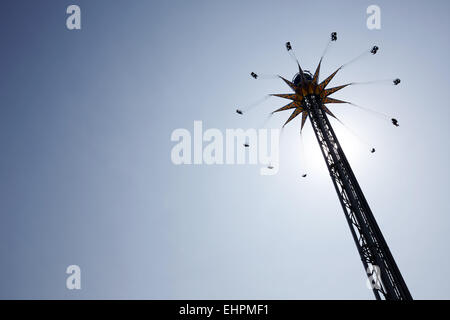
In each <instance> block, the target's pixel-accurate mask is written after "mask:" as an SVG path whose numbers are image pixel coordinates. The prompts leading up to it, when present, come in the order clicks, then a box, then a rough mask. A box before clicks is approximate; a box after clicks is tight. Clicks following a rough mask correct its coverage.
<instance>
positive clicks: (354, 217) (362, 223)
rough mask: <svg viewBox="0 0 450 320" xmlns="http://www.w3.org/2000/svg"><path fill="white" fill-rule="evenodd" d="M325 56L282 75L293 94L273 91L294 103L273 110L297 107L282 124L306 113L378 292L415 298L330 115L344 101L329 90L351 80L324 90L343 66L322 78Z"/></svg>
mask: <svg viewBox="0 0 450 320" xmlns="http://www.w3.org/2000/svg"><path fill="white" fill-rule="evenodd" d="M336 39H337V36H336V33H332V35H331V41H335V40H336ZM287 49H288V51H290V50H292V47H291V44H290V43H289V46H287ZM377 51H378V47H376V46H374V47H373V48H372V49H371V50H370V53H372V54H375V53H376V52H377ZM322 58H323V57H322ZM322 58H321V59H320V62H319V65H318V67H317V69H316V71H315V73H314V75H312V74H311V73H309V72H307V71H303V70H302V68H301V67H300V64H299V63H298V61H297V64H298V68H299V72H298V73H297V74H296V75H295V77H294V79H293V80H292V82H290V81H288V80H286V79H284V78H282V77H280V78H281V79H283V81H284V82H286V84H288V85H289V87H290V88H291V89H292V90H293V91H294V93H291V94H274V95H273V96H277V97H281V98H285V99H289V100H292V102H291V103H289V104H288V105H286V106H284V107H282V108H280V109H278V110H276V111H274V112H279V111H284V110H289V109H293V113H292V115H291V116H290V117H289V119H288V120H287V121H286V123H285V124H284V125H286V124H287V123H288V122H290V121H291V120H292V119H294V118H295V117H296V116H297V115H299V114H302V123H301V128H302V129H303V126H304V124H305V121H306V120H307V118H308V117H309V119H310V121H311V125H312V128H313V130H314V133H315V136H316V138H317V141H318V143H319V146H320V149H321V151H322V155H323V157H324V159H325V163H326V165H327V168H328V171H329V173H330V176H331V180H332V182H333V185H334V188H335V189H336V193H337V195H338V198H339V201H340V203H341V206H342V209H343V210H344V214H345V218H346V220H347V223H348V225H349V227H350V231H351V234H352V237H353V240H354V242H355V244H356V247H357V249H358V252H359V254H360V256H361V260H362V264H363V266H364V269H365V270H366V272H367V273H368V274H369V279H371V280H372V282H371V283H372V289H373V293H374V295H375V297H376V298H377V299H386V300H412V296H411V294H410V292H409V290H408V287H407V285H406V283H405V281H404V279H403V277H402V275H401V273H400V270H399V268H398V267H397V264H396V262H395V260H394V257H393V256H392V254H391V251H390V250H389V247H388V245H387V243H386V240H385V239H384V237H383V234H382V233H381V230H380V228H379V226H378V224H377V222H376V220H375V217H374V215H373V214H372V211H371V210H370V207H369V204H368V203H367V200H366V198H365V197H364V194H363V192H362V190H361V187H360V186H359V183H358V181H357V179H356V177H355V175H354V173H353V171H352V168H351V167H350V164H349V162H348V160H347V158H346V156H345V154H344V151H343V150H342V148H341V145H340V144H339V141H338V138H337V137H336V134H335V133H334V130H333V127H332V126H331V124H330V121H329V119H328V115H330V116H332V117H335V116H334V115H333V113H331V111H330V110H329V109H328V108H327V106H326V104H330V103H346V102H345V101H341V100H337V99H333V98H330V97H329V95H331V94H333V93H334V92H336V91H338V90H341V89H343V88H345V87H346V86H349V85H351V83H349V84H345V85H341V86H338V87H334V88H330V89H326V87H327V85H328V84H329V82H330V81H331V80H332V79H333V77H334V76H335V75H336V73H337V72H338V71H339V70H340V69H341V68H342V67H340V68H339V69H337V70H336V71H335V72H334V73H333V74H331V75H330V76H329V77H328V78H326V79H325V80H323V81H322V82H320V83H319V82H318V79H319V73H320V65H321V62H322ZM335 118H336V117H335ZM393 120H395V119H393ZM395 122H397V120H395ZM394 125H396V123H394ZM371 152H372V153H373V152H375V149H372V151H371ZM305 176H306V175H305Z"/></svg>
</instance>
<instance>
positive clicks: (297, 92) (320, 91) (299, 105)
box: [272, 59, 350, 129]
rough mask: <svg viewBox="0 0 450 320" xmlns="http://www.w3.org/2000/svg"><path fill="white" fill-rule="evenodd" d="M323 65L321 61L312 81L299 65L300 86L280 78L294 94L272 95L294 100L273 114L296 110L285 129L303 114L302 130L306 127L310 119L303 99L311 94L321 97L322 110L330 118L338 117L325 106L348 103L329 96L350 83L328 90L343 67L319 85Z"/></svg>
mask: <svg viewBox="0 0 450 320" xmlns="http://www.w3.org/2000/svg"><path fill="white" fill-rule="evenodd" d="M321 63H322V59H321V60H320V62H319V65H318V66H317V69H316V71H315V72H314V76H313V78H312V80H308V79H306V77H305V74H304V72H303V70H302V68H301V67H300V65H298V68H299V75H300V83H299V84H298V85H295V84H294V83H292V82H291V81H289V80H286V79H285V78H283V77H281V76H280V78H281V79H283V81H284V82H286V84H287V85H288V86H289V87H290V88H291V89H292V90H293V91H294V93H288V94H272V96H275V97H280V98H284V99H289V100H293V102H291V103H289V104H287V105H285V106H284V107H281V108H280V109H278V110H275V111H274V112H272V113H275V112H279V111H284V110H288V109H294V111H293V112H292V114H291V116H290V117H289V119H288V120H287V121H286V123H285V124H284V125H283V127H284V126H285V125H286V124H288V123H289V122H290V121H291V120H293V119H294V118H295V117H297V116H298V115H299V114H302V126H301V129H303V126H304V125H305V121H306V119H307V118H308V111H307V110H306V109H304V108H303V99H304V97H305V96H307V95H309V94H315V95H317V96H319V97H320V98H321V102H322V104H321V107H322V109H323V110H324V111H325V112H326V113H327V114H329V115H330V116H332V117H334V118H336V117H335V116H334V115H333V113H331V111H330V110H329V109H328V108H327V107H326V106H325V104H328V103H347V102H346V101H342V100H338V99H334V98H330V97H329V96H330V95H331V94H333V93H335V92H336V91H339V90H341V89H343V88H345V87H347V86H348V85H350V83H348V84H344V85H342V86H338V87H334V88H330V89H326V87H327V85H328V84H329V83H330V81H331V80H332V79H333V78H334V76H335V75H336V74H337V73H338V71H339V70H340V69H341V68H342V67H340V68H339V69H337V70H336V71H335V72H333V73H332V74H331V75H330V76H329V77H328V78H326V79H325V80H323V81H322V82H321V83H319V73H320V65H321Z"/></svg>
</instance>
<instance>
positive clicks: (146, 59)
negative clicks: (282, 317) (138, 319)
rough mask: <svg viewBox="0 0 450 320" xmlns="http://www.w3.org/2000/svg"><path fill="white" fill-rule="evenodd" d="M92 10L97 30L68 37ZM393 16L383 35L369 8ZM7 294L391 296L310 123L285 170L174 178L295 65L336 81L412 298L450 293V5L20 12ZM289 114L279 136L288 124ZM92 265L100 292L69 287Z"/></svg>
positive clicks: (5, 120) (293, 134)
mask: <svg viewBox="0 0 450 320" xmlns="http://www.w3.org/2000/svg"><path fill="white" fill-rule="evenodd" d="M70 4H78V5H79V6H80V7H81V11H82V12H81V16H82V29H81V30H78V31H75V30H74V31H69V30H68V29H67V28H66V21H65V20H66V18H67V14H66V8H67V6H69V5H70ZM371 4H377V5H379V6H380V8H381V29H380V30H368V28H367V27H366V19H367V14H366V8H367V7H368V6H369V5H371ZM1 8H2V10H0V26H1V28H0V38H1V39H2V49H1V51H0V58H1V59H0V68H1V70H2V77H0V152H1V157H0V217H1V223H0V257H1V263H0V271H1V272H0V284H1V285H0V298H33V299H34V298H40V299H48V298H58V299H60V298H61V299H78V298H85V299H91V298H104V299H108V298H124V299H128V298H136V299H173V298H183V299H373V294H372V292H371V291H370V290H368V289H367V288H366V285H365V278H366V277H365V274H364V270H363V268H362V264H361V262H360V258H359V256H358V253H357V251H356V248H355V245H354V243H353V240H352V238H351V234H350V231H349V230H348V225H347V224H346V221H345V218H344V215H343V212H342V209H341V207H340V204H339V202H338V199H337V197H336V194H335V191H334V188H333V186H332V183H331V181H330V178H329V175H328V173H327V170H326V166H325V163H324V161H323V159H322V158H321V155H320V151H319V147H318V146H317V142H316V141H315V137H314V135H313V133H312V130H311V126H310V124H309V123H307V125H306V126H305V131H304V141H305V158H306V162H307V163H308V167H307V170H308V177H307V179H302V178H301V176H300V175H301V173H302V172H303V171H304V168H305V166H304V163H302V162H300V158H301V157H300V147H299V134H298V131H299V126H300V121H299V119H296V121H293V122H292V123H290V124H289V126H287V127H286V129H285V131H284V133H283V135H282V138H281V139H282V140H281V149H280V171H279V173H278V174H277V175H274V176H261V175H260V174H259V169H260V167H259V166H254V165H253V166H252V165H242V166H232V165H222V166H220V165H212V166H207V165H201V166H193V165H192V166H175V165H174V164H173V163H172V162H171V159H170V152H171V149H172V147H173V146H174V142H172V141H170V136H171V133H172V131H173V130H175V129H177V128H187V129H188V130H191V131H192V129H193V121H194V120H202V121H203V126H204V127H205V128H218V129H220V130H225V129H226V128H239V127H243V128H257V127H258V125H259V124H261V122H262V121H263V119H264V118H265V117H266V115H267V113H269V112H270V111H273V110H274V109H275V108H278V107H280V106H282V104H283V103H284V102H285V101H282V100H281V99H278V98H272V99H270V100H268V101H267V102H265V103H264V104H263V105H261V106H260V107H258V108H257V109H254V110H253V111H252V112H251V113H248V115H246V116H245V117H238V116H237V115H236V113H235V112H234V110H235V109H236V106H237V105H243V104H244V105H245V104H248V103H251V102H252V101H255V100H257V99H259V98H260V97H262V96H263V95H265V94H267V93H287V92H289V88H288V87H287V86H286V85H285V84H283V83H282V82H281V81H279V80H276V79H275V80H264V81H262V80H261V81H255V80H253V79H252V78H251V77H250V76H249V73H250V72H252V71H255V72H260V73H271V74H272V73H274V74H281V75H284V76H285V77H287V78H291V77H292V76H293V75H294V73H295V72H296V65H295V64H294V63H293V61H292V60H291V59H290V57H289V56H288V54H287V53H286V50H285V48H284V43H285V42H286V41H291V43H292V45H293V46H294V49H295V50H296V54H297V56H298V57H299V59H300V60H301V63H302V65H303V66H304V68H305V69H314V68H315V66H316V64H317V62H318V60H319V58H320V55H321V54H322V52H323V49H324V47H325V44H326V42H327V40H328V37H329V34H330V32H332V31H336V32H338V41H337V42H336V43H334V44H333V47H332V48H331V50H330V51H329V52H328V54H327V57H326V58H325V61H324V64H323V67H322V75H325V74H329V73H331V72H333V71H334V70H335V69H336V68H337V67H338V66H340V65H341V64H343V63H345V62H347V61H349V60H350V59H352V58H353V57H355V56H357V55H358V54H359V53H361V52H362V51H363V50H365V49H368V48H370V47H371V46H372V45H374V44H376V45H378V46H379V47H380V50H379V53H378V54H377V55H375V56H370V57H367V58H365V59H362V60H361V61H358V62H357V63H355V64H353V65H350V66H349V67H348V68H345V69H344V70H342V73H340V74H338V76H336V78H335V79H334V80H333V82H332V84H336V85H337V84H343V83H346V82H353V81H369V80H374V79H386V78H395V77H399V78H401V80H402V83H401V84H400V85H399V86H396V87H395V86H388V85H379V84H374V85H364V86H362V85H361V86H354V87H348V88H346V89H344V90H342V91H341V92H339V93H338V94H336V97H337V98H342V99H346V100H349V101H352V102H355V103H357V104H360V105H363V106H366V107H369V108H372V109H375V110H378V111H380V112H383V113H386V114H388V115H393V116H395V117H396V118H397V119H399V122H400V127H398V128H396V127H394V126H392V124H390V123H389V121H386V120H385V119H382V118H380V117H377V116H374V115H373V114H370V113H367V112H363V111H361V110H359V109H357V108H354V107H352V106H349V105H337V106H334V107H333V109H332V110H333V112H334V113H335V114H336V115H337V116H338V117H340V118H341V119H342V120H343V121H344V122H345V123H346V124H347V125H348V126H349V127H350V128H351V129H352V130H353V131H354V132H357V134H358V135H359V136H360V138H361V139H362V140H364V141H367V142H368V143H369V144H370V146H375V147H376V149H377V152H376V153H375V154H370V153H369V152H368V148H369V146H366V145H364V144H362V143H360V140H358V139H356V138H355V136H354V135H352V134H349V132H348V131H346V130H345V128H343V127H342V126H340V125H339V124H338V123H337V122H332V124H333V125H334V126H335V130H336V133H337V135H338V137H339V138H340V139H341V144H342V145H343V147H344V150H345V152H346V154H347V157H348V159H349V161H350V163H351V164H352V166H353V169H354V171H355V174H356V176H357V177H358V179H359V181H360V184H361V187H362V189H363V190H364V191H365V194H366V198H367V199H368V202H369V204H370V206H371V208H372V211H373V213H374V215H375V217H376V219H377V221H378V223H379V225H380V227H381V229H382V231H383V233H384V236H385V238H386V240H387V241H388V243H389V246H390V248H391V251H392V253H393V255H394V257H395V259H396V260H397V263H398V265H399V267H400V270H401V271H402V274H403V276H404V278H405V280H406V282H407V284H408V286H409V289H410V291H411V293H412V295H413V297H414V298H419V299H431V298H437V299H449V298H450V294H449V292H450V280H448V278H447V273H448V270H449V269H450V257H449V254H450V253H449V252H450V248H449V246H450V241H449V240H450V239H449V233H450V218H449V209H450V206H449V201H448V191H449V178H450V177H449V173H450V169H449V165H448V164H449V161H450V159H449V152H448V149H447V145H448V143H447V140H446V139H448V138H450V137H449V127H448V121H449V118H450V117H449V116H450V111H449V110H450V108H449V103H448V101H447V99H446V98H443V99H441V98H439V97H440V96H441V95H445V94H446V93H447V90H448V89H447V88H446V86H447V85H448V84H449V80H448V75H447V74H448V71H449V59H448V52H449V50H450V48H449V41H448V32H449V29H450V28H449V27H450V22H449V19H448V12H449V9H450V2H448V1H428V2H425V1H381V0H377V1H348V0H347V1H298V0H297V1H266V0H263V1H261V0H258V1H256V0H255V1H234V0H233V1H199V0H192V1H173V0H171V1H143V0H141V1H139V0H133V1H130V0H127V1H125V0H120V1H119V0H114V1H104V0H96V1H81V0H72V1H66V0H57V1H56V0H55V1H49V0H45V1H32V0H29V1H25V0H14V1H13V0H8V1H2V5H1ZM441 100H442V101H441ZM287 117H288V114H277V115H276V116H274V117H273V118H272V119H271V120H270V123H269V126H270V127H274V128H277V127H281V125H282V124H283V123H284V121H285V119H286V118H287ZM72 264H75V265H79V266H80V267H81V272H82V289H81V290H79V291H76V290H73V291H69V290H67V289H66V277H67V274H66V273H65V271H66V268H67V266H69V265H72Z"/></svg>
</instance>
